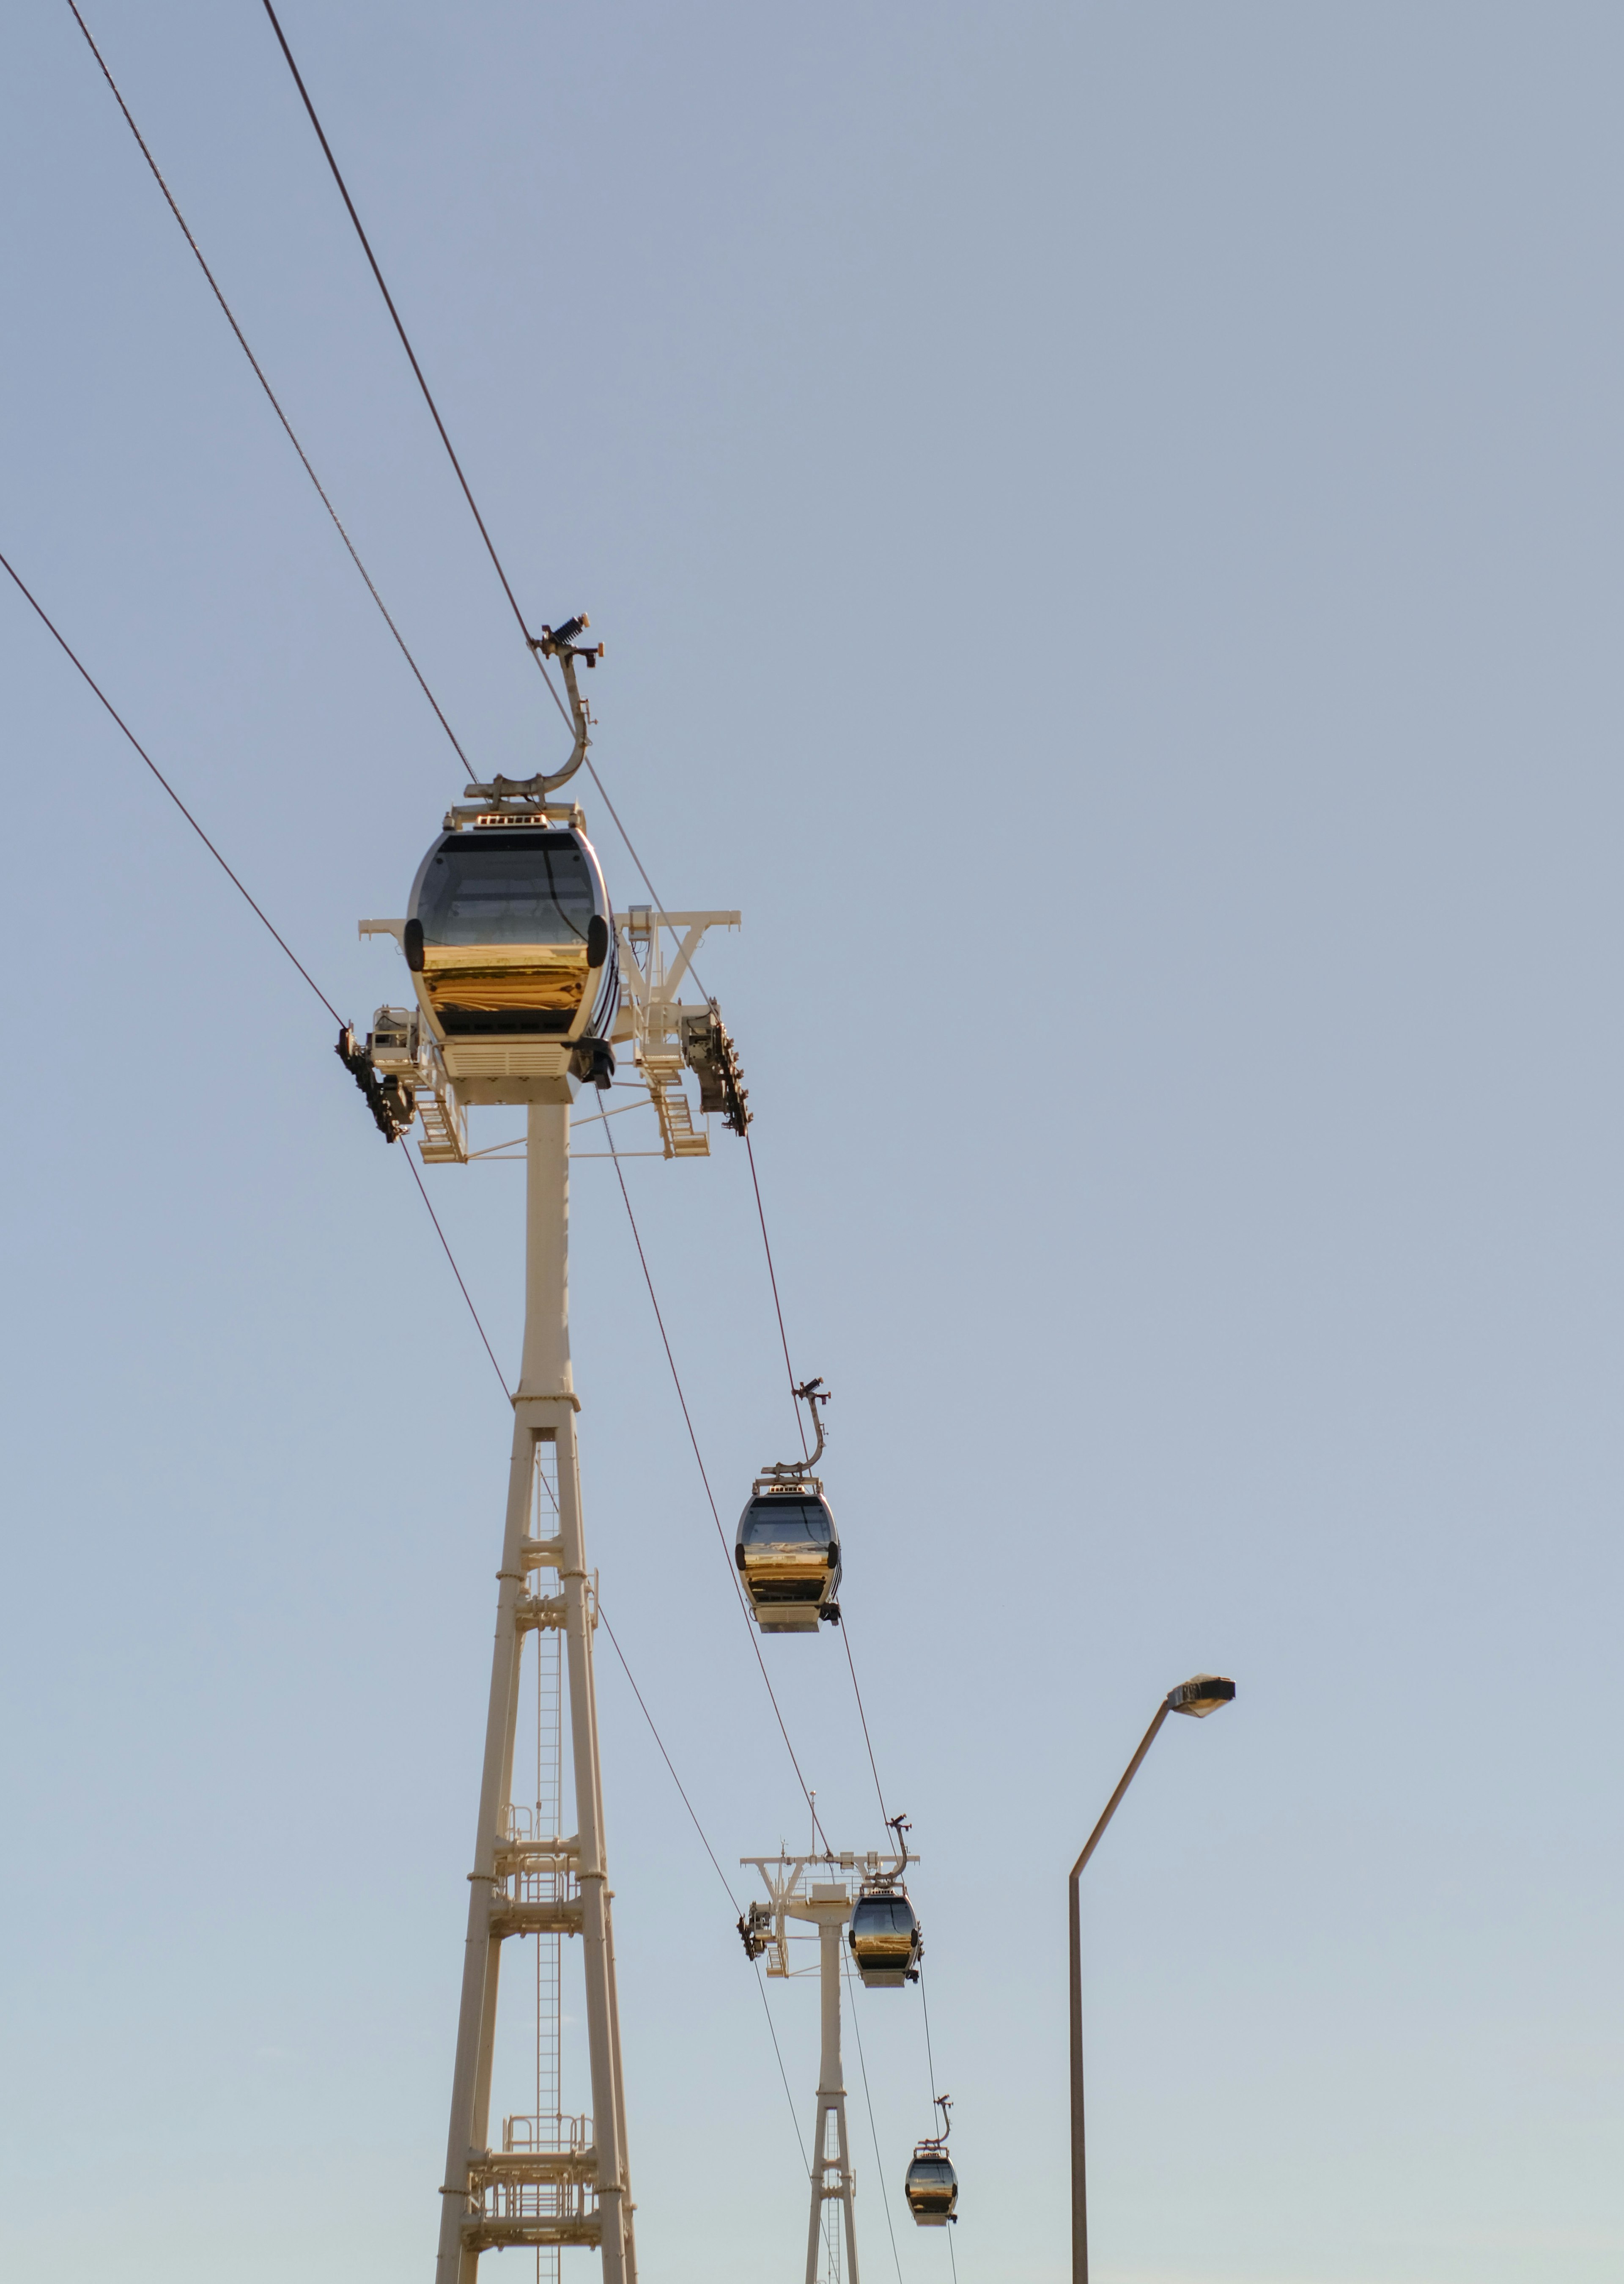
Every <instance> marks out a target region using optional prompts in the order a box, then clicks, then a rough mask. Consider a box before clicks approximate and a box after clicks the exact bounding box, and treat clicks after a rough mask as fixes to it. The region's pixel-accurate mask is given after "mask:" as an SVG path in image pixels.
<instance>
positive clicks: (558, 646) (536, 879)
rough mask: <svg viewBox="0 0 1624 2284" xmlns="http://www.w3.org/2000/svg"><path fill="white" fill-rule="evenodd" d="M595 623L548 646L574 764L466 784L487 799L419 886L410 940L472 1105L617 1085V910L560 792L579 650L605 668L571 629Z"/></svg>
mask: <svg viewBox="0 0 1624 2284" xmlns="http://www.w3.org/2000/svg"><path fill="white" fill-rule="evenodd" d="M585 623H586V622H585V618H584V615H582V616H579V617H577V618H575V619H571V620H570V621H569V622H568V623H567V624H566V625H564V626H562V627H561V628H560V629H559V630H557V632H556V634H554V633H553V632H551V631H550V630H549V631H548V632H547V633H546V635H545V640H544V641H543V642H542V644H541V645H539V646H540V647H541V648H542V649H543V650H544V651H545V653H546V655H547V656H549V657H554V658H557V659H558V660H559V661H561V665H562V667H563V670H564V676H565V681H566V683H567V684H568V687H569V698H570V704H571V710H572V713H573V715H574V716H575V721H576V748H575V751H574V753H573V754H572V755H571V756H570V758H569V762H568V763H567V764H566V765H565V767H564V768H563V769H561V770H558V771H556V772H555V773H554V774H553V775H552V776H551V777H547V776H537V777H534V778H522V779H520V778H500V777H498V778H492V779H491V781H490V784H489V785H476V786H469V787H468V791H469V793H470V794H474V795H475V796H476V797H477V801H478V806H477V807H475V808H467V809H452V810H448V811H447V814H446V818H445V826H444V830H443V833H441V835H440V837H439V838H438V839H437V840H436V841H435V843H434V845H433V846H432V847H431V848H430V849H429V850H428V854H427V855H426V856H425V857H424V859H423V861H422V864H420V866H419V868H418V875H417V879H416V880H415V881H414V882H413V883H412V902H411V904H410V907H409V909H408V913H407V918H406V920H405V923H404V927H403V928H402V930H401V948H402V950H404V953H405V955H406V965H407V966H408V967H409V968H410V969H411V971H412V981H413V983H414V985H415V987H416V990H417V997H418V1005H420V1008H421V1009H422V1011H423V1014H424V1017H425V1019H426V1020H427V1022H428V1028H429V1029H430V1030H432V1032H433V1033H434V1036H435V1039H436V1040H437V1041H438V1042H439V1044H440V1047H441V1050H442V1052H443V1055H444V1058H445V1067H446V1070H447V1072H448V1074H449V1075H450V1076H451V1078H452V1079H453V1080H454V1081H455V1082H456V1084H457V1090H458V1092H459V1096H460V1097H461V1099H463V1100H464V1101H465V1102H480V1101H496V1100H500V1101H505V1102H514V1101H520V1100H525V1099H535V1100H538V1101H539V1100H547V1099H567V1087H566V1084H565V1082H566V1080H567V1077H568V1076H573V1077H575V1078H577V1079H591V1080H592V1081H594V1082H595V1083H597V1084H598V1085H600V1086H607V1085H608V1083H609V1079H610V1077H611V1076H613V1073H614V1069H615V1056H614V1051H613V1049H612V1048H611V1047H610V1045H609V1039H608V1035H609V1030H610V1028H611V1026H612V1025H613V1023H614V1021H615V1014H616V1007H617V1005H618V1001H619V986H620V971H619V963H618V958H617V954H616V942H615V921H614V914H613V912H612V911H611V910H610V907H609V898H608V889H607V888H605V886H604V880H603V868H602V866H601V865H600V864H599V862H598V857H597V853H596V851H595V850H594V849H593V848H592V843H591V841H588V839H587V838H586V835H585V833H584V832H583V831H582V829H581V825H582V819H581V812H580V810H578V809H577V808H576V807H574V805H573V804H572V803H569V802H563V803H559V802H555V801H554V800H553V799H552V798H551V796H553V794H556V792H557V789H558V787H559V786H561V784H562V783H563V782H564V780H565V779H566V778H569V777H572V776H573V775H574V773H575V771H576V770H577V768H578V767H579V766H580V763H581V760H582V758H583V756H584V754H585V750H586V717H585V712H584V708H583V707H582V705H581V703H580V700H579V697H578V694H577V690H576V685H575V661H576V659H577V658H584V659H585V660H586V661H587V663H588V664H589V665H595V664H596V662H597V652H596V650H589V649H587V648H586V647H585V646H584V645H580V644H578V643H577V642H576V640H575V637H577V635H578V634H579V633H580V632H581V630H582V629H583V628H584V625H585ZM549 1081H550V1082H552V1084H551V1085H549V1084H548V1083H547V1082H549ZM514 1082H517V1083H516V1085H515V1083H514ZM527 1082H528V1084H527Z"/></svg>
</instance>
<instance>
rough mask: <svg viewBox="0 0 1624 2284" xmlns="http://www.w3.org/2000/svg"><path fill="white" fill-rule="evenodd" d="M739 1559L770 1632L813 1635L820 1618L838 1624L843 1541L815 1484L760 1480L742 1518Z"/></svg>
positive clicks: (753, 1608) (759, 1618) (758, 1617)
mask: <svg viewBox="0 0 1624 2284" xmlns="http://www.w3.org/2000/svg"><path fill="white" fill-rule="evenodd" d="M734 1560H735V1561H736V1562H737V1563H738V1566H739V1576H740V1579H741V1583H742V1584H743V1587H744V1591H745V1593H746V1594H747V1595H748V1597H749V1605H750V1612H751V1615H753V1617H754V1618H755V1621H756V1623H757V1625H758V1626H759V1627H760V1629H761V1631H762V1632H763V1633H764V1634H810V1633H816V1631H818V1626H819V1623H820V1620H827V1621H828V1623H831V1624H835V1623H838V1622H839V1618H840V1606H839V1604H838V1603H837V1602H836V1600H835V1597H836V1592H838V1590H839V1586H840V1541H839V1539H838V1538H837V1537H836V1535H835V1518H834V1516H833V1515H832V1514H830V1513H829V1510H828V1504H827V1502H826V1501H825V1499H824V1498H823V1496H822V1493H821V1491H820V1489H819V1488H818V1486H817V1485H816V1484H815V1483H813V1482H810V1481H808V1482H800V1483H795V1484H788V1485H778V1484H774V1485H770V1486H764V1485H763V1484H760V1483H757V1486H756V1488H755V1490H753V1491H752V1493H751V1495H750V1501H749V1506H747V1507H746V1508H745V1510H744V1513H743V1514H741V1516H740V1517H739V1529H738V1535H737V1537H736V1539H735V1541H734Z"/></svg>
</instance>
